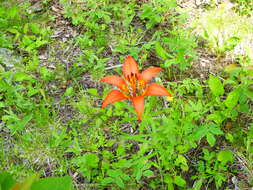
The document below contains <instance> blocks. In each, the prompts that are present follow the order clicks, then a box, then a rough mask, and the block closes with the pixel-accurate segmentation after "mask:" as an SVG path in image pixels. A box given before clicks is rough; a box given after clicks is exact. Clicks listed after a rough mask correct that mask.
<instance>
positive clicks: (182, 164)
mask: <svg viewBox="0 0 253 190" xmlns="http://www.w3.org/2000/svg"><path fill="white" fill-rule="evenodd" d="M175 165H176V166H180V167H181V169H182V170H183V171H187V170H188V165H187V160H186V158H185V157H184V156H182V155H178V157H177V159H176V161H175Z"/></svg>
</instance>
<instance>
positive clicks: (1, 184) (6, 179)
mask: <svg viewBox="0 0 253 190" xmlns="http://www.w3.org/2000/svg"><path fill="white" fill-rule="evenodd" d="M16 183H17V182H16V181H15V180H14V179H13V178H12V176H11V175H10V174H9V173H7V172H3V173H0V190H9V189H10V188H11V187H12V186H13V185H14V184H16Z"/></svg>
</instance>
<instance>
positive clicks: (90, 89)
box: [87, 88, 98, 96]
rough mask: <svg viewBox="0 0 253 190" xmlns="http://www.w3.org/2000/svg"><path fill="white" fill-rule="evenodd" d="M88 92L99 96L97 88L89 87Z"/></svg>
mask: <svg viewBox="0 0 253 190" xmlns="http://www.w3.org/2000/svg"><path fill="white" fill-rule="evenodd" d="M87 92H88V93H89V94H90V95H92V96H98V91H97V89H96V88H89V89H88V90H87Z"/></svg>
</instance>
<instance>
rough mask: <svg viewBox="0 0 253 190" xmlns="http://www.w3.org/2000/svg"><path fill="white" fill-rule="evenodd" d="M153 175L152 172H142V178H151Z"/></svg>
mask: <svg viewBox="0 0 253 190" xmlns="http://www.w3.org/2000/svg"><path fill="white" fill-rule="evenodd" d="M153 175H154V172H153V171H151V170H146V171H144V172H143V176H145V177H151V176H153Z"/></svg>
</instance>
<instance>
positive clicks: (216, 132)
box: [208, 124, 223, 135]
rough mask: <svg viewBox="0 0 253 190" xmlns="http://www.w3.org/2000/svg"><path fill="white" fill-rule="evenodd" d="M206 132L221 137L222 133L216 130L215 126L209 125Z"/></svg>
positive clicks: (218, 129)
mask: <svg viewBox="0 0 253 190" xmlns="http://www.w3.org/2000/svg"><path fill="white" fill-rule="evenodd" d="M208 131H209V132H211V133H212V134H214V135H222V134H223V131H222V130H220V128H218V127H217V125H212V124H210V125H209V127H208Z"/></svg>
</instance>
